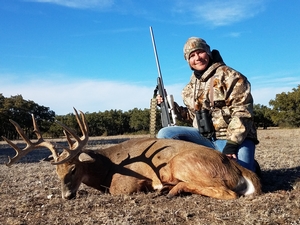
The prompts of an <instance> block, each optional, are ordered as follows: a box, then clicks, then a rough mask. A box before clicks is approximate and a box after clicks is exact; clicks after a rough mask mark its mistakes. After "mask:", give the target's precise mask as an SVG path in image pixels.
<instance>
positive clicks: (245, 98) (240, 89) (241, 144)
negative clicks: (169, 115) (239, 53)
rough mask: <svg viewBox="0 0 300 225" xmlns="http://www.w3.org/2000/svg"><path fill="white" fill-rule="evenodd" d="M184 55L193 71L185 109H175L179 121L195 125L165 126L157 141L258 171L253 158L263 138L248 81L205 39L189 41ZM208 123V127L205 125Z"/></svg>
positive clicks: (159, 101) (187, 87)
mask: <svg viewBox="0 0 300 225" xmlns="http://www.w3.org/2000/svg"><path fill="white" fill-rule="evenodd" d="M183 53H184V58H185V60H187V62H188V64H189V66H190V68H191V69H192V71H193V73H192V76H191V79H190V82H189V83H188V84H187V85H186V86H185V88H184V89H183V91H182V97H183V102H184V104H185V107H179V106H178V104H176V103H175V106H176V107H175V111H176V115H177V119H179V120H185V121H189V122H190V123H192V124H193V127H184V126H171V127H164V128H162V129H161V130H160V131H159V132H158V134H157V137H158V138H173V139H180V140H186V141H190V142H194V143H198V144H200V145H205V146H208V147H211V148H214V149H216V150H218V151H220V152H223V153H224V154H226V155H227V157H229V158H231V159H234V160H237V161H238V163H239V164H240V165H242V166H244V167H246V168H248V169H250V170H252V171H255V169H256V168H255V167H256V163H255V161H254V154H255V144H258V140H257V133H256V128H255V126H254V123H253V98H252V95H251V90H250V89H251V87H250V83H249V82H248V80H247V78H246V77H245V76H243V75H242V74H241V73H239V72H238V71H236V70H234V69H232V68H230V67H228V66H226V65H225V63H224V62H223V60H222V58H221V56H220V54H219V52H218V51H217V50H213V51H211V50H210V47H209V45H208V44H207V43H206V42H205V40H203V39H201V38H198V37H191V38H189V39H188V40H187V42H186V43H185V45H184V48H183ZM157 101H158V104H160V103H161V102H162V98H161V96H159V95H158V96H157ZM197 114H198V115H197ZM201 114H202V117H201V116H200V115H201ZM204 117H206V121H205V119H203V118H204ZM201 118H202V119H201ZM198 124H199V126H198ZM203 124H206V125H207V124H208V125H207V126H206V127H202V125H203ZM210 124H211V127H209V125H210ZM198 128H200V129H198ZM199 131H200V132H199Z"/></svg>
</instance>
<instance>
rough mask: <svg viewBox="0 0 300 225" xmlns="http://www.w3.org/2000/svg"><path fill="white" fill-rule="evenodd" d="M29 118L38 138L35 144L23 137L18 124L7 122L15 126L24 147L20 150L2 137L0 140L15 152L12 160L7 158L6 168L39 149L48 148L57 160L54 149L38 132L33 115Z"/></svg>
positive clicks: (23, 134)
mask: <svg viewBox="0 0 300 225" xmlns="http://www.w3.org/2000/svg"><path fill="white" fill-rule="evenodd" d="M31 116H32V122H33V126H34V132H35V134H36V136H37V138H38V140H37V142H36V143H32V142H31V141H30V139H29V138H28V137H27V136H26V135H25V133H24V131H23V130H22V128H21V127H20V125H19V124H18V123H16V122H15V121H13V120H11V119H10V120H9V121H10V122H11V123H12V124H13V125H14V126H15V128H16V131H17V132H18V133H19V135H20V136H21V137H22V139H23V140H24V141H25V143H26V147H25V148H24V149H20V148H19V147H18V146H17V145H16V144H14V143H13V142H11V141H10V140H8V139H7V138H6V137H3V136H2V138H3V139H4V140H5V141H6V142H7V143H8V144H9V145H10V146H11V147H12V148H13V149H14V150H15V151H16V155H15V156H14V157H13V158H10V157H9V156H8V163H6V165H7V166H11V165H12V164H13V163H15V162H17V161H18V160H19V159H20V158H22V157H23V156H25V155H26V154H28V153H29V152H31V151H32V150H34V149H36V148H39V147H46V148H48V149H49V150H50V151H51V152H52V155H53V158H54V160H56V159H57V158H58V155H57V152H56V149H55V147H54V146H53V144H51V143H50V142H46V141H44V139H43V137H42V135H41V133H40V130H39V128H38V126H37V123H36V120H35V118H34V115H33V114H32V115H31Z"/></svg>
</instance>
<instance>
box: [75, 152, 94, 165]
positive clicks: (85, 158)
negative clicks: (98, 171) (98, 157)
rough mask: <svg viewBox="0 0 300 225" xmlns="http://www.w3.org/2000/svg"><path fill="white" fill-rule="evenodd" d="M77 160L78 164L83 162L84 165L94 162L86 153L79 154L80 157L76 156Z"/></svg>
mask: <svg viewBox="0 0 300 225" xmlns="http://www.w3.org/2000/svg"><path fill="white" fill-rule="evenodd" d="M78 160H79V161H80V162H84V163H93V162H95V159H93V158H92V157H91V156H89V155H88V154H87V153H84V152H83V153H80V155H79V156H78Z"/></svg>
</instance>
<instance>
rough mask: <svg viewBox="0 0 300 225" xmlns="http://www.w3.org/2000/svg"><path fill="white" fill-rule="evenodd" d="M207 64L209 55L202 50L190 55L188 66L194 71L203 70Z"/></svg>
mask: <svg viewBox="0 0 300 225" xmlns="http://www.w3.org/2000/svg"><path fill="white" fill-rule="evenodd" d="M208 63H209V55H208V54H207V53H206V51H204V50H201V49H199V50H196V51H193V52H192V53H191V54H190V58H189V64H190V66H191V67H192V68H193V69H194V70H205V69H206V67H207V65H208Z"/></svg>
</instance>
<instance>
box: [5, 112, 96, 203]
mask: <svg viewBox="0 0 300 225" xmlns="http://www.w3.org/2000/svg"><path fill="white" fill-rule="evenodd" d="M74 111H75V116H76V120H77V122H78V124H79V127H80V130H81V132H82V136H81V137H79V136H78V135H76V134H75V132H74V131H72V130H71V129H70V128H68V127H67V126H66V125H64V124H62V123H60V122H59V121H56V122H57V123H58V124H59V125H60V126H61V127H63V129H64V130H63V132H64V134H65V135H66V137H67V141H68V145H69V147H68V148H67V147H63V146H60V145H58V144H56V143H53V142H50V141H45V140H44V139H43V137H42V134H41V132H40V130H39V128H38V126H37V123H36V120H35V118H34V115H32V121H33V127H34V130H33V131H34V133H35V134H36V136H37V141H36V142H32V141H31V140H30V139H29V138H28V137H27V136H26V135H25V133H24V131H23V130H22V129H21V127H20V126H19V124H18V123H16V122H15V121H13V120H10V122H11V123H12V124H13V125H14V126H15V128H16V130H17V132H18V133H19V135H20V136H21V137H22V139H23V140H24V141H25V143H26V146H25V148H23V149H20V148H19V147H18V146H17V145H16V144H14V143H13V142H12V141H10V140H8V139H7V138H6V137H2V138H3V139H4V140H5V141H6V142H7V143H8V144H9V145H10V146H11V147H12V148H14V149H15V151H16V155H15V156H14V157H13V158H10V157H8V163H6V165H7V166H11V165H12V164H14V163H16V162H17V161H18V160H19V159H20V158H22V157H23V156H25V155H26V154H28V153H29V152H31V151H33V150H35V149H38V148H41V147H44V148H47V149H49V150H50V151H51V153H52V159H53V160H52V161H51V163H52V164H53V165H56V173H57V175H58V177H59V178H60V180H61V184H62V198H64V199H71V198H74V197H75V196H76V192H77V190H78V187H79V185H80V184H81V179H82V174H81V173H80V171H76V165H77V164H79V163H89V162H93V161H94V159H93V158H91V157H90V156H89V155H87V154H86V153H84V152H83V149H84V147H85V146H86V144H87V142H88V139H89V137H88V126H87V122H86V119H85V116H84V113H83V112H81V111H80V115H81V118H80V116H79V114H78V112H77V110H76V109H75V108H74ZM61 149H62V150H63V151H62V152H61V153H59V150H61Z"/></svg>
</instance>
